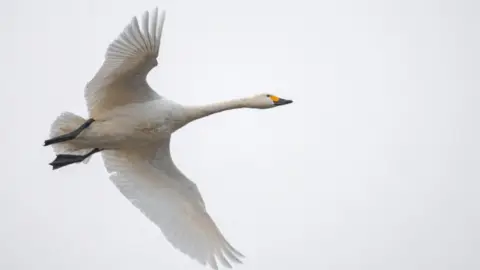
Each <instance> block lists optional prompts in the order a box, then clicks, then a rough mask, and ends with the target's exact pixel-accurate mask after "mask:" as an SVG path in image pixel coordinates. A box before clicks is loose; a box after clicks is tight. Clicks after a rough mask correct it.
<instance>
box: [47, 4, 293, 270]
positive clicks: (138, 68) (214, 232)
mask: <svg viewBox="0 0 480 270" xmlns="http://www.w3.org/2000/svg"><path fill="white" fill-rule="evenodd" d="M164 21H165V11H161V12H159V11H158V8H155V9H154V10H153V11H150V12H148V11H146V12H145V13H144V14H143V16H142V18H141V19H138V18H137V17H133V18H132V20H131V21H130V23H129V24H128V25H127V26H126V27H125V28H124V30H123V31H122V32H121V33H120V35H118V36H117V38H116V39H115V40H114V41H113V42H112V43H111V44H110V45H109V46H108V49H107V52H106V54H105V59H104V62H103V64H102V66H101V67H100V69H99V70H98V72H97V73H96V75H95V76H94V78H93V79H92V80H91V81H90V82H88V83H87V85H86V87H85V100H86V104H87V107H88V113H89V117H88V118H83V117H81V116H78V115H76V114H74V113H71V112H63V113H61V114H60V115H59V116H58V117H57V118H56V119H55V121H54V122H53V123H52V125H51V127H50V137H49V138H50V139H48V140H46V141H45V144H44V145H45V146H48V145H50V146H51V147H52V148H53V150H54V152H55V154H56V158H55V160H54V161H52V162H51V163H50V165H51V166H52V168H53V169H59V168H62V167H64V166H67V165H70V164H75V163H82V162H83V163H87V162H88V161H89V159H90V157H91V156H92V155H94V154H95V153H100V154H101V155H102V157H103V161H104V164H105V167H106V169H107V172H108V173H109V176H110V180H111V181H112V182H113V183H114V184H115V186H116V187H117V188H118V190H119V191H120V192H121V193H122V194H123V195H124V196H125V197H126V198H127V199H129V200H130V201H131V203H132V204H133V205H134V206H135V207H137V208H138V209H139V210H140V211H141V212H142V213H143V214H144V215H145V216H146V217H147V218H148V219H150V220H151V221H152V222H153V223H154V224H156V225H157V226H158V227H159V228H160V230H161V231H162V233H163V235H164V236H165V238H166V239H167V240H168V241H169V242H170V243H171V244H172V245H173V246H174V247H175V248H176V249H178V250H180V251H181V252H183V253H184V254H186V255H188V256H189V257H191V258H192V259H194V260H196V261H198V262H199V263H201V264H203V265H209V266H210V267H211V268H213V269H218V264H219V263H221V264H222V265H224V266H225V267H229V268H230V267H232V262H234V263H242V259H243V258H244V256H243V255H242V254H241V253H240V252H239V251H237V250H236V249H235V248H234V247H233V246H232V245H231V244H230V243H229V242H228V241H227V240H226V239H225V237H224V236H223V234H222V233H221V232H220V230H219V228H218V227H217V226H216V225H215V223H214V221H213V220H212V218H211V217H210V215H209V214H208V213H207V210H206V208H205V203H204V201H203V199H202V196H201V195H200V192H199V190H198V188H197V185H196V184H195V183H194V182H192V181H191V180H190V179H188V178H187V177H186V176H185V175H184V174H183V173H182V172H181V171H180V170H179V169H178V168H177V166H176V165H175V163H174V162H173V160H172V157H171V155H170V138H171V135H172V134H173V133H174V132H175V131H177V130H178V129H180V128H182V127H184V126H185V125H186V124H188V123H190V122H192V121H195V120H198V119H200V118H203V117H206V116H209V115H212V114H215V113H219V112H223V111H226V110H232V109H240V108H253V109H268V108H274V107H278V106H282V105H286V104H290V103H292V101H291V100H287V99H282V98H279V97H277V96H275V95H272V94H267V93H263V94H258V95H255V96H251V97H246V98H241V99H233V100H229V101H223V102H217V103H213V104H209V105H203V106H190V105H189V106H187V105H181V104H178V103H176V102H174V101H171V100H168V99H167V98H165V97H163V96H160V95H159V94H157V92H155V91H154V90H153V89H152V88H151V87H150V85H149V84H148V83H147V80H146V77H147V75H148V73H149V72H150V70H152V69H153V68H154V67H155V66H157V65H158V62H157V57H158V53H159V49H160V41H161V37H162V29H163V25H164Z"/></svg>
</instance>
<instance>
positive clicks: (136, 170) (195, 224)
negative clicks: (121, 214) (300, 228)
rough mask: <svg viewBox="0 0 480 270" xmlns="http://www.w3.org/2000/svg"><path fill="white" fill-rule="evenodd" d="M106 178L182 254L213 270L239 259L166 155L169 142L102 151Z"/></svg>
mask: <svg viewBox="0 0 480 270" xmlns="http://www.w3.org/2000/svg"><path fill="white" fill-rule="evenodd" d="M102 153H103V154H102V155H103V159H104V162H105V166H106V168H107V171H108V172H109V173H111V176H110V179H111V180H112V181H113V182H114V184H115V185H116V186H117V188H118V189H119V190H120V192H121V193H122V194H123V195H124V196H125V197H127V198H128V199H129V200H130V201H131V202H132V203H133V204H134V205H135V206H136V207H137V208H138V209H140V211H142V213H143V214H144V215H145V216H147V217H148V218H149V219H150V220H151V221H152V222H153V223H155V224H156V225H157V226H158V227H159V228H160V229H161V231H162V232H163V234H164V235H165V237H166V238H167V240H168V241H169V242H170V243H171V244H172V245H173V246H174V247H175V248H177V249H179V250H180V251H181V252H183V253H185V254H187V255H188V256H190V257H191V258H192V259H195V260H197V261H198V262H200V263H201V264H204V265H205V264H208V265H210V266H211V267H212V268H213V269H218V268H217V262H220V263H222V264H223V265H224V266H226V267H231V262H236V263H241V261H240V258H242V257H243V255H242V254H241V253H240V252H238V251H237V250H235V248H233V247H232V246H231V245H230V244H229V243H228V241H227V240H226V239H225V238H224V236H223V235H222V233H221V232H220V230H219V229H218V228H217V226H216V225H215V223H214V221H213V220H212V218H211V217H210V215H209V214H208V213H207V212H206V209H205V204H204V202H203V199H202V196H201V195H200V192H199V191H198V188H197V186H196V185H195V183H193V182H192V181H190V180H189V179H187V178H186V177H185V176H184V175H183V174H182V173H181V172H180V171H179V170H178V169H177V167H176V166H175V164H174V163H173V161H172V158H171V156H170V139H167V140H165V141H164V143H162V144H161V145H160V146H159V147H155V148H152V147H150V148H144V149H142V150H138V149H135V150H106V151H103V152H102Z"/></svg>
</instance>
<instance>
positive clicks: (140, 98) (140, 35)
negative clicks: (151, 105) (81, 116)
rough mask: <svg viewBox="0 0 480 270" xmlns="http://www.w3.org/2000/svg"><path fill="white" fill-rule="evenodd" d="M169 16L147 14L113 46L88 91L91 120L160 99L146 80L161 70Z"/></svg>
mask: <svg viewBox="0 0 480 270" xmlns="http://www.w3.org/2000/svg"><path fill="white" fill-rule="evenodd" d="M164 21H165V12H164V11H162V12H161V13H160V14H159V12H158V8H156V9H155V10H154V11H152V12H145V13H144V14H143V17H142V19H141V27H140V26H139V23H138V19H137V18H136V17H133V18H132V21H131V22H130V23H129V24H128V25H127V26H126V27H125V29H124V30H123V32H122V33H121V34H120V35H118V36H117V38H116V39H115V40H114V41H113V42H112V43H111V44H110V46H109V47H108V49H107V52H106V54H105V59H104V62H103V64H102V66H101V67H100V69H99V70H98V72H97V74H95V76H94V78H93V79H92V80H91V81H90V82H89V83H88V84H87V86H86V88H85V99H86V102H87V107H88V110H89V112H90V116H91V117H93V118H95V117H96V116H98V115H100V114H102V113H104V112H106V111H109V110H111V109H113V108H115V107H117V106H122V105H125V104H128V103H134V102H145V101H149V100H152V99H157V98H160V96H159V95H158V94H157V93H156V92H155V91H153V90H152V89H151V88H150V86H149V85H148V84H147V81H146V77H147V75H148V73H149V72H150V70H151V69H152V68H154V67H155V66H157V64H158V62H157V57H158V52H159V49H160V41H161V37H162V29H163V23H164Z"/></svg>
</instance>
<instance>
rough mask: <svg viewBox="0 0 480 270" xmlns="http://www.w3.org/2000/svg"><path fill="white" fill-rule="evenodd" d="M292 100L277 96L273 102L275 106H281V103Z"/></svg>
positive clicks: (284, 103)
mask: <svg viewBox="0 0 480 270" xmlns="http://www.w3.org/2000/svg"><path fill="white" fill-rule="evenodd" d="M292 102H293V100H289V99H283V98H279V99H278V100H277V101H274V102H273V104H275V106H281V105H287V104H290V103H292Z"/></svg>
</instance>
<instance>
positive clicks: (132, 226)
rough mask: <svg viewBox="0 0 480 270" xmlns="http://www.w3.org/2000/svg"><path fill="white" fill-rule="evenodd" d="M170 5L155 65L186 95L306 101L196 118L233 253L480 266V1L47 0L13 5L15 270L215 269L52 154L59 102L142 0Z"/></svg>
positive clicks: (10, 74)
mask: <svg viewBox="0 0 480 270" xmlns="http://www.w3.org/2000/svg"><path fill="white" fill-rule="evenodd" d="M155 6H158V7H159V8H161V9H166V10H167V20H166V23H165V28H164V33H163V41H162V47H161V52H160V59H159V61H160V65H159V66H158V67H157V68H156V69H155V70H154V71H153V72H152V73H151V74H150V76H149V81H150V83H151V85H152V86H153V87H154V88H155V89H157V91H158V92H159V93H161V94H162V95H165V96H167V97H168V98H171V99H174V100H176V101H178V102H181V103H186V104H191V103H197V104H200V103H207V102H213V101H219V100H223V99H230V98H235V97H241V96H247V95H251V94H256V93H262V92H271V93H273V94H277V95H279V96H282V97H285V98H291V99H293V100H294V101H295V103H294V104H292V105H290V106H285V107H281V108H278V109H273V110H265V111H258V110H241V111H231V112H227V113H224V114H219V115H215V116H213V117H210V118H207V119H204V120H200V121H198V122H196V123H192V124H191V125H189V126H187V127H186V128H185V129H183V130H180V131H179V132H178V133H177V134H175V135H174V139H173V142H172V143H173V145H172V148H173V149H172V151H173V157H174V159H175V161H176V162H177V163H178V166H179V167H180V168H181V169H182V170H183V171H184V172H185V173H186V174H187V175H188V176H189V177H190V178H191V179H192V180H193V181H195V182H196V183H197V184H198V186H199V189H200V191H201V192H202V195H203V197H204V199H205V201H206V204H207V209H208V210H209V212H210V214H211V215H212V217H213V218H214V220H215V221H216V222H217V224H218V226H219V227H220V229H221V230H222V231H223V232H224V234H225V236H226V237H227V238H228V239H229V240H230V241H231V243H232V244H233V245H234V246H235V247H236V248H238V249H239V250H240V251H241V252H243V253H244V254H245V255H246V256H247V258H246V260H245V264H244V265H237V266H236V267H235V268H236V269H244V270H253V269H276V270H282V269H285V270H287V269H329V270H347V269H348V270H351V269H352V270H353V269H355V270H357V269H361V270H363V269H365V270H385V269H388V270H397V269H398V270H405V269H409V270H413V269H418V270H424V269H432V270H433V269H434V270H443V269H455V270H457V269H462V270H473V269H480V231H479V226H480V199H479V196H478V194H479V192H480V183H479V179H480V171H479V166H478V164H479V162H480V155H479V152H480V143H479V141H478V138H479V136H480V128H479V121H478V115H480V109H479V107H478V104H479V101H480V100H479V96H480V92H479V87H480V80H479V77H478V75H479V74H480V67H479V64H478V63H479V61H480V54H479V51H478V48H480V35H479V33H480V20H479V19H478V14H479V12H480V2H478V1H474V0H470V1H453V0H452V1H433V0H432V1H427V0H421V1H420V0H419V1H414V0H409V1H380V0H377V1H373V0H372V1H355V0H350V1H347V0H340V1H321V2H319V1H273V0H270V1H253V0H242V1H224V0H223V1H188V2H187V1H153V0H138V1H113V0H110V1H105V0H101V1H100V0H95V1H93V0H85V1H75V2H73V1H60V0H48V1H33V0H17V1H8V2H5V3H3V4H2V8H1V9H0V15H1V16H0V29H1V35H2V42H1V44H0V57H1V59H2V61H1V63H0V65H1V68H2V74H3V75H2V88H3V89H2V91H1V92H0V103H1V108H2V109H3V110H4V111H3V115H4V116H3V117H2V126H3V131H2V133H0V138H1V140H2V142H3V147H2V149H3V151H2V154H3V162H2V169H3V172H4V173H3V177H2V180H0V181H1V182H0V184H1V185H0V198H1V199H2V203H1V204H0V211H1V213H2V221H1V223H0V269H9V270H16V269H19V270H26V269H35V270H37V269H54V270H57V269H70V270H75V269H93V270H95V269H99V270H100V269H102V270H103V269H117V270H127V269H146V270H148V269H152V270H153V269H168V270H180V269H205V268H204V267H202V266H201V265H199V264H197V263H196V262H194V261H192V260H190V259H189V258H188V257H186V256H184V255H183V254H181V253H180V252H178V251H176V250H174V249H173V248H172V247H171V245H170V244H169V243H168V242H167V241H166V240H165V239H164V238H163V236H162V234H161V232H160V230H159V229H157V228H156V227H155V226H154V225H153V224H151V223H150V222H149V221H148V220H147V219H146V218H144V217H143V216H142V215H141V214H140V213H139V212H138V211H137V210H136V209H135V208H134V207H133V206H131V205H130V202H129V201H128V200H126V199H125V198H124V197H123V196H122V195H121V194H120V193H119V192H118V191H117V190H116V188H115V186H114V185H113V184H112V183H110V181H109V179H108V177H107V173H106V171H105V169H104V167H103V163H102V161H101V158H100V156H96V157H94V158H93V160H92V162H90V164H88V165H75V166H69V167H67V168H65V169H62V170H58V171H52V170H51V168H50V166H49V165H48V163H49V162H50V161H51V160H52V159H53V158H54V155H53V152H52V151H51V149H49V148H43V147H42V144H43V140H44V139H46V138H47V135H48V130H49V127H50V124H51V122H52V121H53V120H54V118H55V117H56V116H57V115H58V114H59V113H60V112H62V111H72V112H74V113H78V114H81V115H83V116H86V115H87V114H86V107H85V104H84V100H83V87H84V85H85V83H86V82H87V81H88V80H90V79H91V77H92V76H93V74H94V73H95V72H96V71H97V69H98V68H99V67H100V64H101V63H102V61H103V55H104V52H105V50H106V48H107V46H108V44H109V42H110V41H112V40H113V39H114V38H115V37H116V36H117V35H118V34H119V33H120V31H122V30H123V27H124V26H125V25H126V24H127V23H128V22H129V21H130V19H131V17H132V16H135V15H140V14H141V13H142V12H143V11H145V10H148V9H152V8H154V7H155Z"/></svg>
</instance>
